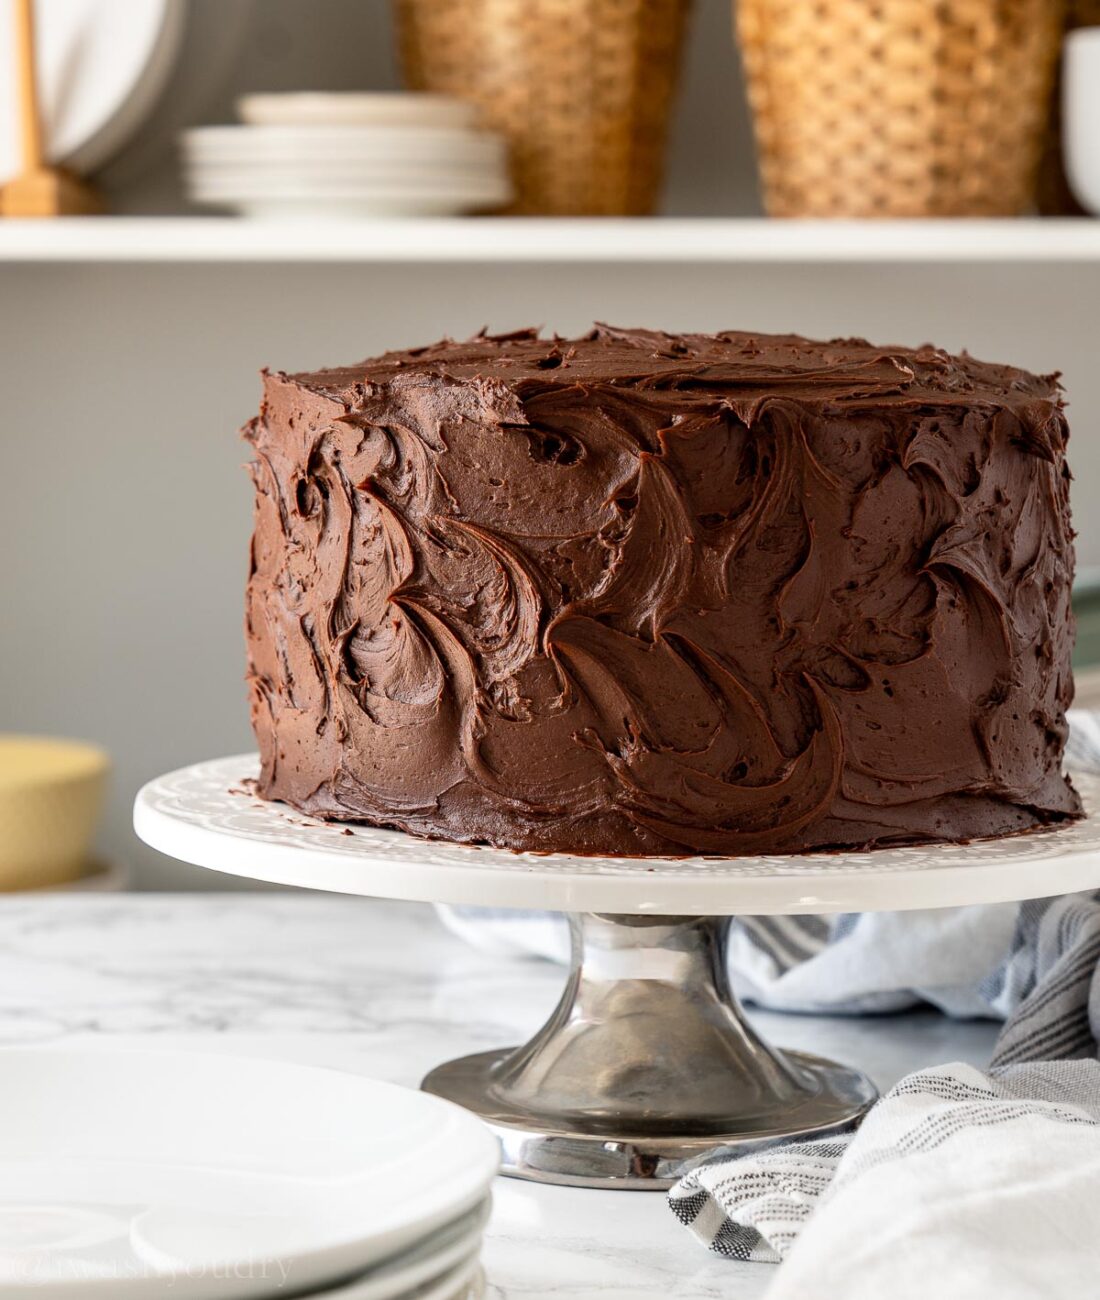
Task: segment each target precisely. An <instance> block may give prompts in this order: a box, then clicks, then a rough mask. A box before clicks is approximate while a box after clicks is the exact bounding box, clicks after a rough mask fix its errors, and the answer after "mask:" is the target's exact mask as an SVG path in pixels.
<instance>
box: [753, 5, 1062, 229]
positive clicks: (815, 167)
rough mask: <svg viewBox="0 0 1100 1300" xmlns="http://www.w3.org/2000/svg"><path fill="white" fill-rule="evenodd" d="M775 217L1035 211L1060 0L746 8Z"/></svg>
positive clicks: (760, 139) (759, 136) (756, 108)
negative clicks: (1033, 206) (1037, 175)
mask: <svg viewBox="0 0 1100 1300" xmlns="http://www.w3.org/2000/svg"><path fill="white" fill-rule="evenodd" d="M736 9H737V27H738V32H739V35H740V41H741V48H742V55H743V59H744V64H745V71H746V75H747V79H748V90H749V100H750V103H751V106H752V110H753V115H754V119H755V129H756V140H757V149H758V152H759V157H760V171H761V178H762V181H763V188H764V203H765V207H766V208H767V211H768V212H769V213H771V214H772V215H774V216H786V217H802V216H825V217H874V216H881V217H922V216H941V217H946V216H1001V215H1011V214H1016V213H1019V212H1021V211H1023V210H1025V209H1026V208H1028V207H1029V206H1030V205H1032V204H1033V202H1034V197H1035V183H1036V172H1037V168H1038V164H1039V158H1040V154H1041V151H1042V147H1043V139H1044V134H1045V132H1046V128H1047V120H1048V114H1049V105H1050V94H1051V87H1052V85H1053V79H1054V72H1055V66H1056V61H1057V56H1058V51H1059V47H1060V39H1061V33H1062V23H1063V14H1064V9H1063V3H1062V0H950V3H941V4H932V3H930V0H737V5H736Z"/></svg>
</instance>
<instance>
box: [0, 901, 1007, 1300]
mask: <svg viewBox="0 0 1100 1300" xmlns="http://www.w3.org/2000/svg"><path fill="white" fill-rule="evenodd" d="M561 983H562V972H561V970H560V969H557V968H555V967H553V966H551V965H548V964H546V963H542V962H538V961H519V960H509V959H502V958H499V957H492V956H486V955H484V954H481V953H478V952H476V951H473V950H472V949H470V948H468V947H466V946H465V945H464V944H462V943H461V942H460V941H459V940H457V939H455V938H454V937H453V936H451V935H450V934H448V933H447V932H445V931H444V930H443V928H442V927H441V926H440V924H439V922H438V921H437V920H436V918H435V916H434V915H433V913H432V912H431V910H430V909H429V908H427V907H420V906H412V905H408V904H395V903H380V902H373V901H370V900H366V899H349V898H341V897H331V896H324V895H316V894H308V893H303V894H287V895H280V894H275V893H266V894H239V895H237V894H187V895H170V894H144V895H114V896H109V895H100V896H96V895H85V896H79V895H74V896H67V897H66V896H61V895H57V896H52V897H45V896H44V897H41V898H38V899H34V900H31V899H29V898H27V897H26V896H24V897H21V898H16V897H12V898H6V899H2V900H0V1045H3V1046H5V1047H9V1046H20V1045H30V1044H38V1045H44V1044H48V1043H65V1044H66V1045H70V1046H77V1045H87V1044H90V1043H95V1044H99V1045H102V1046H108V1047H122V1048H124V1047H132V1046H155V1045H159V1046H164V1047H186V1048H189V1049H194V1050H198V1051H214V1052H235V1053H247V1054H249V1055H256V1056H267V1057H272V1058H280V1059H290V1060H297V1061H303V1062H311V1063H315V1064H319V1065H330V1066H337V1067H341V1068H346V1069H351V1070H357V1071H360V1072H362V1073H364V1074H369V1075H372V1076H374V1077H377V1078H381V1079H390V1080H393V1081H395V1082H399V1083H405V1084H416V1083H417V1082H418V1081H419V1080H420V1078H421V1076H422V1075H424V1074H425V1073H426V1072H427V1071H428V1069H430V1068H431V1067H432V1066H433V1065H436V1064H437V1063H438V1062H440V1061H442V1060H444V1059H446V1058H448V1057H451V1056H458V1055H461V1054H464V1053H466V1052H470V1051H476V1050H479V1049H482V1048H490V1047H499V1046H502V1045H505V1044H508V1043H513V1042H516V1041H518V1040H519V1039H520V1038H526V1037H527V1036H529V1034H530V1033H531V1032H532V1031H533V1030H534V1029H535V1028H536V1027H537V1025H538V1023H540V1021H541V1020H542V1019H543V1018H544V1017H545V1015H546V1014H547V1013H548V1012H549V1010H550V1009H551V1007H552V1006H553V1004H554V1002H555V1001H556V999H557V996H558V993H559V991H560V988H561ZM756 1019H757V1021H758V1023H759V1024H760V1025H761V1026H762V1028H763V1029H764V1031H765V1032H766V1033H767V1034H768V1035H769V1036H771V1037H772V1038H773V1039H775V1040H777V1041H779V1042H781V1043H783V1044H786V1045H789V1046H792V1047H800V1048H805V1049H808V1050H810V1051H817V1052H821V1053H823V1054H825V1055H830V1056H834V1057H837V1058H839V1059H841V1060H845V1061H848V1062H850V1063H851V1064H854V1065H858V1066H861V1067H862V1068H863V1069H865V1070H867V1071H868V1072H869V1073H870V1074H871V1075H872V1076H873V1077H874V1079H875V1080H876V1082H877V1083H878V1084H879V1086H880V1087H883V1086H888V1085H889V1084H891V1083H892V1082H893V1081H894V1080H895V1079H897V1078H898V1077H900V1076H901V1075H902V1074H904V1073H906V1072H907V1071H908V1070H910V1069H913V1068H915V1067H917V1066H920V1065H931V1064H935V1063H938V1062H943V1061H949V1060H957V1059H962V1060H966V1061H971V1062H973V1063H975V1064H983V1063H984V1062H985V1061H986V1060H987V1059H988V1054H989V1050H990V1047H991V1045H992V1042H993V1038H994V1036H995V1032H996V1027H995V1026H994V1025H992V1024H983V1023H969V1024H953V1023H951V1022H949V1021H947V1020H945V1019H943V1018H942V1017H940V1016H939V1015H936V1014H933V1013H924V1012H921V1013H915V1014H906V1015H902V1016H887V1017H872V1018H866V1019H859V1020H856V1019H842V1018H825V1017H807V1016H776V1015H760V1016H757V1017H756ZM196 1104H197V1105H210V1104H212V1099H210V1098H196ZM484 1263H485V1271H486V1275H487V1279H488V1290H487V1294H488V1295H489V1296H490V1297H496V1298H498V1300H501V1298H504V1297H508V1298H509V1300H512V1298H515V1300H519V1298H521V1297H522V1298H524V1300H527V1298H534V1297H581V1298H588V1297H592V1298H593V1300H627V1297H630V1300H638V1298H639V1297H646V1296H653V1297H658V1296H660V1297H670V1296H671V1297H691V1298H693V1300H695V1298H697V1297H698V1298H703V1297H717V1296H722V1297H757V1296H761V1295H763V1293H764V1291H765V1290H766V1288H767V1285H768V1282H769V1281H770V1278H771V1276H772V1272H771V1269H772V1266H770V1265H765V1264H735V1263H731V1262H729V1261H727V1260H723V1259H720V1258H718V1257H716V1256H710V1255H707V1254H706V1253H705V1252H704V1251H703V1250H702V1249H701V1248H700V1247H699V1246H698V1245H697V1244H696V1243H695V1242H694V1240H693V1239H691V1238H690V1237H689V1236H688V1234H687V1233H686V1232H685V1231H684V1229H683V1228H681V1227H680V1226H679V1225H678V1224H677V1223H676V1221H675V1220H674V1218H673V1217H672V1215H671V1213H670V1212H669V1210H668V1208H667V1206H666V1204H665V1198H664V1197H663V1196H661V1195H655V1194H649V1193H629V1192H593V1191H585V1190H573V1189H567V1188H558V1187H536V1186H533V1185H530V1184H527V1183H521V1182H517V1181H513V1180H509V1179H499V1180H498V1182H497V1186H496V1189H495V1206H494V1212H493V1219H492V1223H491V1226H490V1231H489V1235H488V1239H487V1243H486V1248H485V1256H484Z"/></svg>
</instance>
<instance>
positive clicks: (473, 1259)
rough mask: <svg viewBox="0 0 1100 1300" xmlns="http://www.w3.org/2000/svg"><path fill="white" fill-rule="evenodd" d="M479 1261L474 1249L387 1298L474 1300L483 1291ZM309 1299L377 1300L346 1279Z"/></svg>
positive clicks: (363, 1286)
mask: <svg viewBox="0 0 1100 1300" xmlns="http://www.w3.org/2000/svg"><path fill="white" fill-rule="evenodd" d="M481 1277H482V1275H481V1261H480V1259H479V1257H478V1254H477V1252H476V1251H475V1252H474V1254H472V1255H470V1256H469V1257H468V1258H467V1259H464V1260H463V1261H462V1262H461V1263H460V1264H456V1265H455V1267H454V1268H450V1269H448V1270H447V1271H446V1272H445V1273H444V1274H443V1275H442V1276H440V1277H436V1278H432V1279H431V1280H430V1281H427V1282H424V1283H422V1284H421V1285H420V1286H416V1287H413V1288H412V1290H410V1291H398V1292H394V1293H393V1295H392V1297H390V1298H388V1300H477V1298H478V1297H480V1296H482V1295H483V1294H484V1288H483V1287H482V1285H481ZM309 1300H377V1298H376V1297H375V1295H374V1293H373V1292H370V1291H368V1290H366V1289H365V1284H364V1283H360V1282H349V1283H348V1284H347V1285H346V1286H340V1287H336V1289H335V1290H330V1291H321V1292H318V1293H316V1294H315V1295H314V1296H311V1297H310V1298H309Z"/></svg>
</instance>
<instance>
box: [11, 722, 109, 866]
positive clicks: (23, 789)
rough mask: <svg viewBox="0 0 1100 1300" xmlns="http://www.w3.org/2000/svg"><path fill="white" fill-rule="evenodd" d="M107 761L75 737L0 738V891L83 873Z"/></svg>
mask: <svg viewBox="0 0 1100 1300" xmlns="http://www.w3.org/2000/svg"><path fill="white" fill-rule="evenodd" d="M110 766H111V764H110V760H109V758H108V757H107V755H106V754H105V753H104V752H103V750H101V749H97V748H96V746H95V745H87V744H84V743H83V742H82V741H78V740H53V739H51V738H49V737H46V736H11V735H0V890H11V889H41V888H43V887H44V886H48V885H54V884H60V883H62V882H64V881H68V880H76V879H77V878H78V877H79V876H80V875H81V874H82V873H83V871H84V868H85V865H86V863H87V860H88V854H89V850H90V849H91V844H92V836H93V835H94V834H95V828H96V823H97V822H98V820H99V814H100V811H101V809H102V806H103V796H104V794H105V793H106V790H107V776H108V773H109V772H110Z"/></svg>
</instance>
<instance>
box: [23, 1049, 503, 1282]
mask: <svg viewBox="0 0 1100 1300" xmlns="http://www.w3.org/2000/svg"><path fill="white" fill-rule="evenodd" d="M0 1096H2V1097H3V1102H4V1104H3V1106H2V1107H0V1298H2V1300H16V1298H17V1297H18V1300H26V1298H27V1297H28V1296H29V1295H33V1296H34V1297H35V1298H36V1300H152V1297H154V1296H156V1297H159V1296H165V1295H170V1296H172V1297H173V1298H174V1300H248V1298H256V1300H261V1298H262V1297H277V1296H280V1297H281V1296H286V1295H293V1296H315V1297H317V1298H318V1300H412V1298H413V1297H415V1300H467V1298H468V1297H473V1296H477V1295H479V1294H480V1289H481V1285H482V1278H481V1274H480V1266H479V1255H480V1249H481V1238H482V1233H483V1231H484V1228H485V1222H486V1219H487V1218H488V1214H489V1185H490V1183H491V1181H492V1179H493V1176H494V1175H495V1173H496V1171H497V1167H498V1163H499V1153H498V1149H497V1142H496V1139H495V1138H494V1137H493V1136H492V1134H491V1133H490V1132H489V1131H488V1129H487V1128H486V1127H485V1126H484V1125H483V1124H482V1123H481V1121H480V1120H478V1119H476V1118H475V1117H474V1116H473V1115H471V1114H469V1113H468V1112H466V1111H464V1110H460V1109H459V1108H458V1107H457V1106H452V1105H451V1104H450V1103H448V1102H445V1101H441V1100H440V1099H439V1098H436V1097H431V1096H428V1095H426V1094H425V1093H420V1092H414V1091H412V1090H411V1089H407V1088H398V1087H395V1086H394V1085H393V1084H386V1083H378V1082H376V1081H374V1080H371V1079H364V1078H362V1077H361V1076H359V1075H353V1074H344V1073H341V1072H339V1071H335V1070H318V1069H311V1068H309V1067H307V1066H300V1065H288V1064H285V1063H283V1062H277V1061H263V1060H255V1059H242V1058H236V1057H226V1056H220V1055H203V1054H186V1055H185V1054H181V1053H175V1052H165V1053H158V1052H128V1051H110V1052H108V1051H63V1050H58V1051H51V1050H45V1051H39V1050H23V1049H9V1050H6V1051H0Z"/></svg>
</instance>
